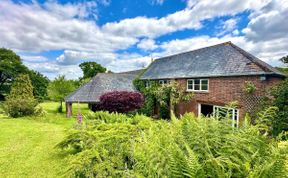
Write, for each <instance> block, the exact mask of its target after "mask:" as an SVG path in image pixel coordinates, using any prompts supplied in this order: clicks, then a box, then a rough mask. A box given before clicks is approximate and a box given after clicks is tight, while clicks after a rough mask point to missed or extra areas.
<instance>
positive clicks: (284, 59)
mask: <svg viewBox="0 0 288 178" xmlns="http://www.w3.org/2000/svg"><path fill="white" fill-rule="evenodd" d="M280 61H282V62H283V63H284V64H288V55H287V56H284V57H282V58H281V59H280Z"/></svg>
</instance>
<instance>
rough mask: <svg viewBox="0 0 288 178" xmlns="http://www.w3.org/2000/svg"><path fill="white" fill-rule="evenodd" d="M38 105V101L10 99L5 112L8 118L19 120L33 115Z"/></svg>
mask: <svg viewBox="0 0 288 178" xmlns="http://www.w3.org/2000/svg"><path fill="white" fill-rule="evenodd" d="M36 105H37V102H36V100H24V99H9V100H7V101H5V104H4V110H5V113H6V114H7V115H8V116H10V117H14V118H17V117H22V116H28V115H33V114H34V110H35V107H36Z"/></svg>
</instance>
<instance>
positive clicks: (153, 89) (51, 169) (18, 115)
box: [0, 53, 288, 178]
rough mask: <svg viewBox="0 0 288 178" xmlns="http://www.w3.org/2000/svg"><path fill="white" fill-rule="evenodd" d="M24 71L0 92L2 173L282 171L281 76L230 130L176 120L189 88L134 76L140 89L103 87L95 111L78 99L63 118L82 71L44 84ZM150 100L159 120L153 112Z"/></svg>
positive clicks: (187, 118) (199, 120)
mask: <svg viewBox="0 0 288 178" xmlns="http://www.w3.org/2000/svg"><path fill="white" fill-rule="evenodd" d="M0 54H1V53H0ZM0 57H1V56H0ZM19 60H20V59H19ZM7 64H8V63H7ZM9 65H10V63H9ZM89 66H90V64H89ZM96 66H97V65H96ZM82 67H83V66H82ZM83 68H85V67H83ZM96 68H99V66H97V67H96ZM101 70H103V69H102V68H101ZM105 70H106V69H105ZM84 71H85V70H84ZM31 73H33V72H31V71H28V72H27V71H26V72H22V73H20V74H17V75H15V76H13V77H11V80H7V82H8V83H9V82H10V84H9V87H7V86H8V85H7V84H8V83H7V82H6V85H5V86H6V87H7V88H6V89H5V92H6V93H5V92H2V93H1V94H3V96H5V101H3V102H1V103H0V129H1V135H0V145H1V146H0V177H195V178H196V177H197V178H198V177H219V178H222V177H259V178H260V177H261V178H262V177H263V178H266V177H267V178H271V177H273V178H274V177H275V178H276V177H287V176H288V174H287V171H288V162H287V160H288V157H287V156H288V142H287V138H288V136H287V132H286V131H287V130H288V126H287V123H288V122H287V118H288V108H287V106H288V104H287V98H288V97H287V96H288V87H287V86H288V80H287V79H286V80H284V81H283V82H281V83H280V84H279V85H278V86H276V87H275V88H273V89H271V91H269V95H270V98H266V100H263V103H262V104H261V107H260V108H259V110H257V113H256V114H255V115H253V116H249V115H246V116H245V118H244V121H243V123H242V124H241V125H240V126H239V127H238V128H236V127H231V122H232V121H231V119H228V118H229V117H230V116H229V113H227V114H226V117H223V118H221V119H219V118H215V117H205V116H201V117H196V116H195V115H194V114H193V113H186V114H185V115H183V116H175V114H174V113H175V112H174V109H175V105H176V104H177V103H179V102H180V101H186V100H189V99H191V97H193V94H185V91H184V90H181V89H180V88H179V86H178V85H177V84H176V83H173V82H171V83H170V84H167V85H165V86H164V85H163V86H159V85H158V84H157V83H155V82H154V83H153V82H151V83H150V88H149V89H147V88H146V87H145V83H143V81H140V80H137V79H136V80H135V81H134V85H135V87H136V88H137V89H138V90H139V92H108V93H106V94H104V95H102V96H101V97H100V103H99V106H98V107H99V108H98V109H99V110H101V111H97V112H92V111H90V110H89V109H88V105H87V104H77V103H75V104H74V105H73V107H74V108H73V111H74V112H73V117H71V118H66V116H65V108H64V107H63V106H62V105H63V104H62V103H63V101H64V97H65V96H67V94H69V93H70V92H71V91H73V90H75V88H77V86H80V85H83V83H85V82H87V79H88V81H89V76H88V77H87V78H83V79H82V80H79V81H73V80H67V79H65V77H64V76H59V77H57V78H56V79H54V80H53V81H48V80H46V79H45V77H43V76H41V75H40V74H37V73H33V75H32V74H31ZM8 74H11V73H7V74H5V75H8ZM36 74H37V77H35V75H36ZM89 75H90V77H91V76H94V75H95V73H93V74H90V72H89ZM33 77H35V78H33ZM12 79H13V82H11V81H12ZM32 79H34V80H32ZM39 81H40V82H39ZM248 86H249V87H248V89H249V91H251V92H253V90H254V89H255V88H254V87H253V86H252V84H251V83H249V85H248ZM1 89H4V88H3V87H2V88H1ZM44 89H45V90H44ZM155 102H156V103H157V104H158V105H159V106H160V113H159V117H154V116H153V115H152V114H151V109H152V106H153V104H154V103H155Z"/></svg>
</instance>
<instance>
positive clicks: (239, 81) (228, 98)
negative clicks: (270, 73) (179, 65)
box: [176, 76, 282, 120]
mask: <svg viewBox="0 0 288 178" xmlns="http://www.w3.org/2000/svg"><path fill="white" fill-rule="evenodd" d="M281 80H282V79H281V78H276V77H266V80H264V81H261V80H260V76H245V77H243V76H242V77H221V78H220V77H219V78H209V91H208V92H194V94H195V95H194V97H193V98H192V100H191V101H190V102H182V103H180V104H179V105H178V106H177V107H176V112H177V114H184V113H185V112H194V113H195V115H198V104H199V103H201V104H212V105H219V106H225V105H227V104H229V103H230V102H232V101H237V102H238V105H239V107H238V109H240V120H241V118H243V117H244V116H245V113H246V111H247V108H246V105H245V102H246V101H247V100H245V97H247V94H245V92H243V89H244V88H245V81H251V82H253V84H254V85H255V86H256V88H257V90H256V92H255V93H254V94H253V95H255V96H263V95H264V94H265V91H267V90H268V89H269V88H271V86H273V85H275V84H277V83H279V82H280V81H281ZM176 81H177V82H179V83H180V84H181V86H183V87H185V88H186V82H187V79H176Z"/></svg>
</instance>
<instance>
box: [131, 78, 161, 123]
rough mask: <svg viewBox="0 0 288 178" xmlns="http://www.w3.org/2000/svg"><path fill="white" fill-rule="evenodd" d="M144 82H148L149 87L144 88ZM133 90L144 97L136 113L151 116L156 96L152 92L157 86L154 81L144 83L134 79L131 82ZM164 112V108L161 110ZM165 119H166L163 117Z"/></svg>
mask: <svg viewBox="0 0 288 178" xmlns="http://www.w3.org/2000/svg"><path fill="white" fill-rule="evenodd" d="M145 82H149V87H146V86H145ZM133 85H134V86H135V88H136V89H137V90H138V91H140V92H141V93H142V94H143V95H144V98H145V100H144V104H143V106H142V107H141V108H140V109H139V110H138V113H141V114H145V115H146V116H153V114H154V107H155V106H156V96H155V95H154V91H155V90H157V87H158V84H157V83H156V82H155V81H144V80H140V79H139V78H136V79H135V80H134V81H133ZM163 110H165V108H163ZM165 118H166V117H165Z"/></svg>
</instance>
